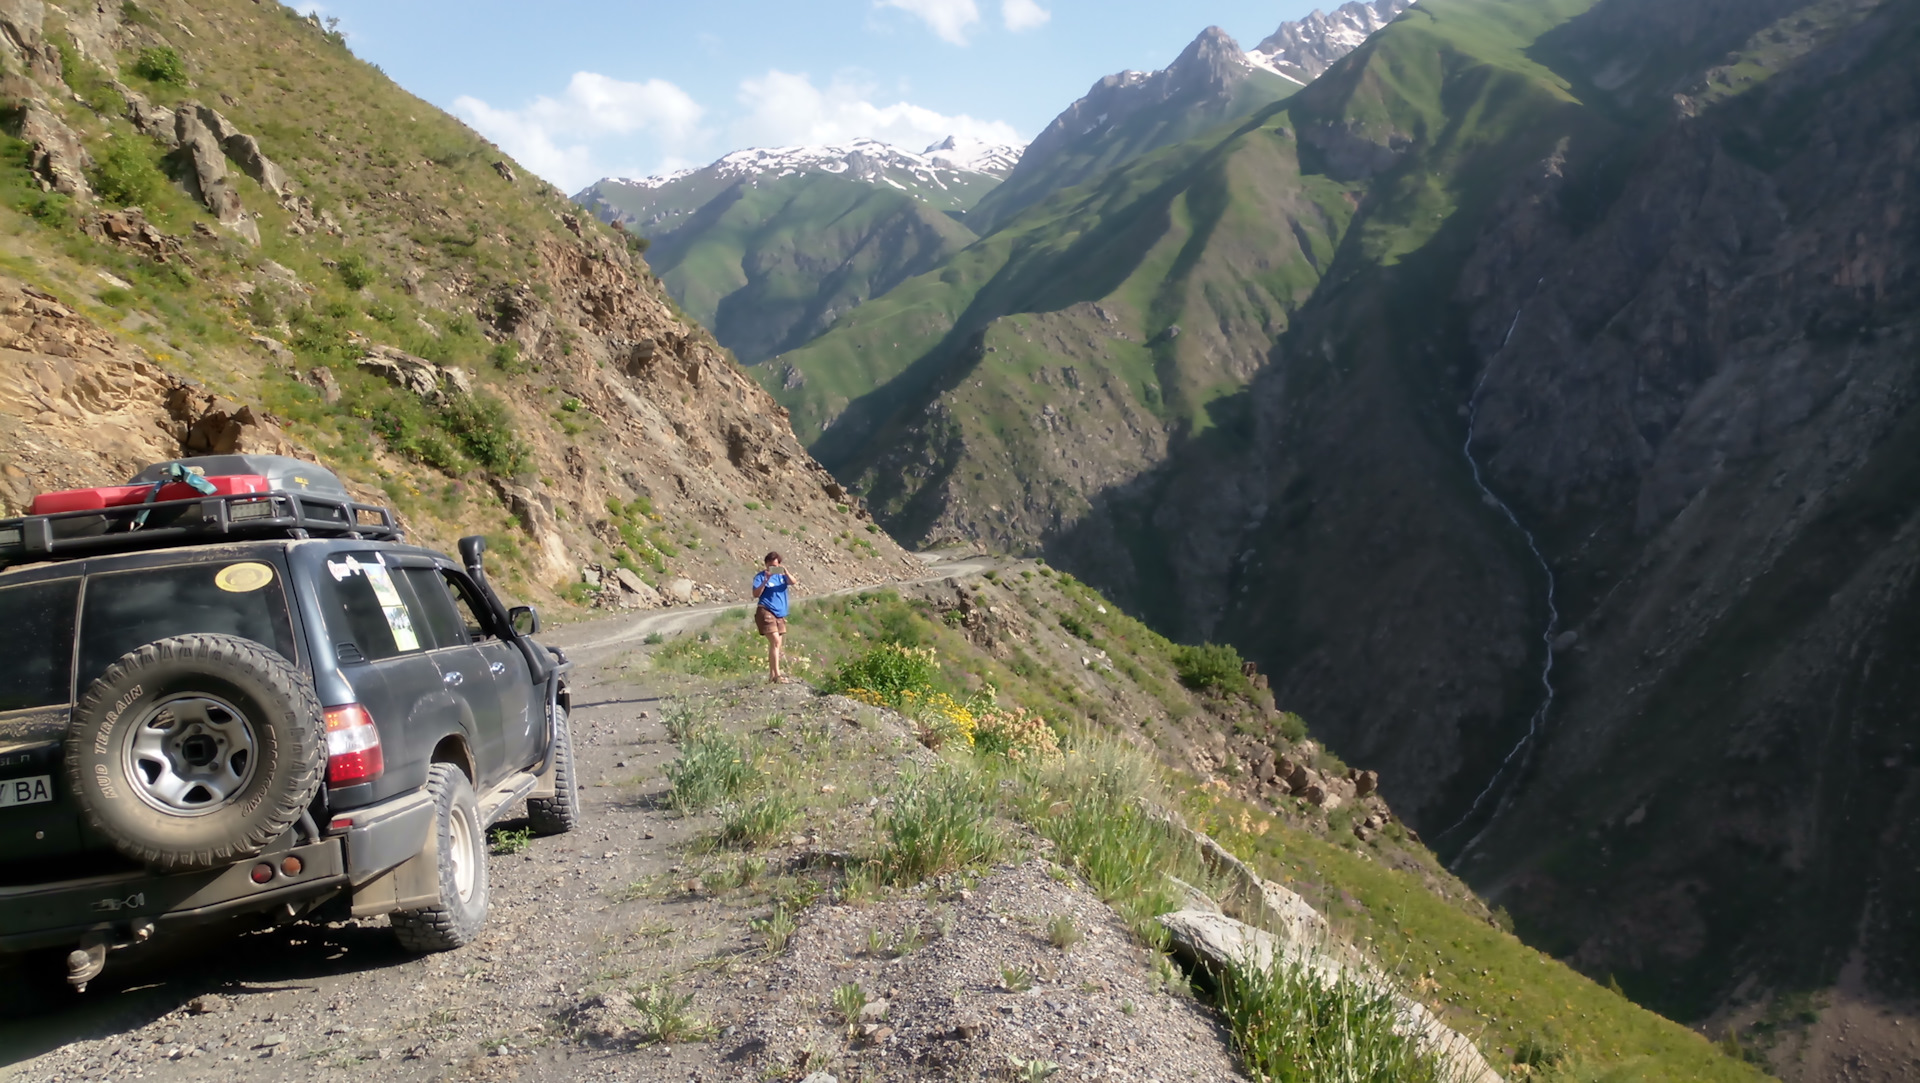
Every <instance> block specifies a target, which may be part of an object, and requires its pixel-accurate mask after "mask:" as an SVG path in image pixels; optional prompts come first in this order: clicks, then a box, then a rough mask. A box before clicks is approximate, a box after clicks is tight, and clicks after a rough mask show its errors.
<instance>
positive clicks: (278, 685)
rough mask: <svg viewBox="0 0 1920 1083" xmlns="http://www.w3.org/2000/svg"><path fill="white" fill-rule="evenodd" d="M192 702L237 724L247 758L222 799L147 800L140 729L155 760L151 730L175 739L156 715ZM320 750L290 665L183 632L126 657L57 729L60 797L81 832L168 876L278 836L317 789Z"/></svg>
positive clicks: (248, 851)
mask: <svg viewBox="0 0 1920 1083" xmlns="http://www.w3.org/2000/svg"><path fill="white" fill-rule="evenodd" d="M201 697H204V698H205V699H211V700H215V701H218V702H219V703H220V704H225V705H230V706H231V709H232V711H233V712H235V713H237V714H238V715H239V716H240V717H241V719H242V725H243V726H244V728H245V733H246V735H247V743H246V744H245V747H246V755H247V761H246V763H245V770H244V771H243V772H241V773H240V774H241V777H240V778H239V779H237V780H236V781H235V782H234V789H233V791H232V792H230V793H227V794H226V795H225V796H224V797H223V798H222V799H220V800H218V801H212V802H210V803H209V804H208V805H207V806H206V807H205V808H191V809H187V810H183V809H181V808H177V807H172V806H170V805H169V804H168V803H167V801H165V800H164V799H161V797H158V796H156V794H157V792H158V791H156V789H155V787H153V785H152V779H150V778H148V777H143V776H142V775H141V774H140V768H138V767H136V766H135V762H136V756H135V755H134V754H133V752H132V749H133V747H134V742H135V741H136V739H139V737H140V734H141V730H142V728H143V727H147V728H148V730H149V732H148V734H147V740H148V742H149V751H148V752H145V753H141V754H140V762H141V763H151V762H153V760H154V754H153V753H152V751H151V747H152V743H153V742H154V740H155V734H154V732H153V731H159V733H160V734H161V736H160V738H159V741H158V743H159V745H161V746H165V747H173V745H176V744H178V743H179V742H178V741H177V740H170V739H169V738H168V737H167V736H166V735H167V734H168V732H169V730H168V727H170V726H173V725H176V724H177V723H174V722H173V721H172V720H169V719H165V718H164V712H166V711H168V710H170V709H172V708H169V707H168V704H177V703H180V702H182V701H183V700H194V699H198V698H201ZM156 720H158V721H156ZM173 732H178V731H173ZM228 747H233V746H232V745H231V744H230V745H229V746H228ZM326 750H327V749H326V724H325V721H324V719H323V716H322V712H321V709H320V701H319V697H318V696H317V695H316V694H315V692H314V688H313V682H312V681H311V680H309V679H308V678H307V676H306V674H304V673H302V672H301V671H300V670H299V669H298V668H296V667H295V666H294V665H293V663H291V662H289V661H287V659H286V658H284V657H282V656H281V655H280V654H278V653H277V652H275V651H274V650H272V649H271V648H268V647H265V646H262V645H261V644H259V643H255V642H253V641H251V640H246V639H241V638H239V637H237V636H228V635H184V636H174V637H172V638H170V639H162V640H157V641H155V642H153V643H149V644H147V645H146V646H143V647H139V648H136V649H134V650H132V651H129V652H128V653H126V654H124V655H122V656H121V657H120V658H119V659H118V660H116V661H115V662H114V663H113V664H112V665H111V666H108V667H107V670H106V672H105V673H102V674H101V675H100V676H99V678H98V679H97V680H95V681H94V682H93V683H92V684H90V685H88V686H87V689H86V691H85V693H84V694H83V695H82V696H81V697H80V700H79V702H78V703H77V704H76V705H75V707H74V712H73V723H72V725H71V726H69V727H68V729H67V737H66V743H65V753H66V757H65V758H66V770H67V780H68V782H69V783H70V786H69V790H70V792H71V793H72V794H73V795H74V800H75V802H76V803H77V804H78V805H79V806H80V812H81V814H82V815H83V816H84V817H85V819H86V822H87V824H88V826H90V827H92V828H93V829H94V830H95V831H98V832H99V833H100V834H101V835H102V836H104V837H105V838H106V839H108V840H109V841H110V842H112V843H113V845H114V848H115V849H117V850H119V851H120V852H121V853H123V854H126V855H127V856H128V857H131V858H134V859H135V860H137V861H141V862H144V863H146V864H147V865H149V866H152V867H154V868H156V869H159V870H163V871H175V870H191V869H212V868H219V867H221V866H224V865H227V864H229V863H231V862H234V861H239V860H243V859H245V858H249V857H252V856H254V855H256V854H258V853H260V852H261V851H263V850H265V849H266V848H267V847H268V846H269V845H271V844H272V843H273V842H274V840H276V839H278V838H279V837H280V836H281V835H283V834H285V833H286V831H287V829H288V828H289V827H291V826H293V822H294V821H295V820H297V819H299V817H300V813H301V812H302V811H303V810H304V809H306V807H307V805H308V804H309V803H310V802H311V801H312V800H313V796H314V794H316V793H318V792H319V789H320V786H321V783H322V782H323V781H324V779H325V773H326V764H327V758H326ZM192 768H193V765H192V764H186V765H183V766H181V767H180V769H181V770H182V771H191V770H192Z"/></svg>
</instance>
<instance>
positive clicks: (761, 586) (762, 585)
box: [753, 572, 767, 598]
mask: <svg viewBox="0 0 1920 1083" xmlns="http://www.w3.org/2000/svg"><path fill="white" fill-rule="evenodd" d="M766 589H767V573H766V572H761V573H759V574H758V575H755V576H754V577H753V596H754V597H755V598H758V597H760V592H761V591H763V590H766Z"/></svg>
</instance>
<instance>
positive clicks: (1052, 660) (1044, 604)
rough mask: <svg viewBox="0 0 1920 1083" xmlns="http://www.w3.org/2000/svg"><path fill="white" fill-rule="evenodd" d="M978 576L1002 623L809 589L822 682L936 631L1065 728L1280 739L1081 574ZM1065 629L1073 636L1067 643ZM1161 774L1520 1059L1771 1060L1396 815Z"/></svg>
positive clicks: (1464, 1024) (1512, 1066)
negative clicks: (1631, 983) (1547, 950)
mask: <svg viewBox="0 0 1920 1083" xmlns="http://www.w3.org/2000/svg"><path fill="white" fill-rule="evenodd" d="M968 587H969V589H970V590H972V591H974V592H975V596H974V605H975V607H976V608H975V609H974V612H975V613H977V614H979V613H984V612H985V608H986V607H987V606H992V607H993V609H994V613H995V616H994V618H993V620H992V623H991V624H990V625H989V626H988V627H989V628H990V629H991V630H992V631H991V635H989V636H984V637H983V636H982V635H981V634H980V633H981V629H980V628H979V627H978V626H977V623H976V622H977V620H978V618H977V617H976V618H973V619H972V620H969V619H963V613H962V612H961V611H960V610H959V609H957V608H956V607H955V602H954V598H953V596H952V595H951V594H944V593H939V592H932V593H928V594H925V595H923V596H908V597H901V596H898V595H895V594H893V593H891V592H875V593H870V594H862V595H855V596H851V597H843V598H834V599H823V600H818V601H801V602H799V603H798V604H796V606H795V609H794V612H793V615H792V617H791V618H790V642H791V643H792V644H793V646H794V650H795V651H796V652H797V653H799V654H800V655H802V656H803V657H804V659H805V665H806V666H807V672H809V673H810V674H811V677H810V678H809V679H811V680H812V681H813V682H814V683H816V684H819V683H822V681H823V680H824V679H825V678H826V676H827V675H829V674H831V673H833V672H834V671H835V670H836V669H837V668H838V667H839V666H840V665H841V664H842V663H844V662H845V661H847V660H848V659H851V658H854V657H857V656H859V655H860V654H861V653H862V652H864V651H866V650H868V649H869V648H870V647H871V646H872V645H873V644H875V643H878V642H897V643H903V644H905V645H908V646H913V647H919V648H930V649H932V650H933V651H934V652H935V656H936V658H937V659H938V661H939V663H940V672H939V674H938V676H937V678H936V680H935V687H936V688H937V689H938V690H941V691H946V692H949V693H950V694H953V695H955V696H956V697H959V698H965V697H966V696H968V695H970V694H975V693H978V692H980V690H981V689H983V688H984V687H986V686H987V685H991V686H992V687H993V688H994V689H995V692H996V699H997V702H998V703H999V704H1000V705H1002V706H1006V707H1012V706H1021V707H1026V708H1028V709H1030V710H1035V711H1038V712H1039V713H1041V714H1042V715H1043V716H1044V717H1045V718H1046V719H1047V721H1048V722H1049V724H1050V725H1051V726H1052V727H1053V728H1054V730H1055V731H1056V732H1057V733H1058V734H1059V736H1060V738H1061V739H1062V740H1063V741H1064V743H1065V745H1066V747H1068V748H1074V747H1080V748H1083V749H1084V748H1088V747H1092V746H1093V745H1095V744H1097V743H1098V742H1100V741H1102V740H1107V739H1111V738H1114V737H1116V736H1118V737H1121V738H1123V739H1126V740H1128V741H1130V742H1133V743H1136V744H1138V745H1140V746H1142V747H1146V748H1151V749H1155V750H1157V751H1158V753H1159V754H1160V756H1161V759H1162V762H1163V763H1165V764H1169V765H1184V764H1190V763H1191V762H1192V760H1191V753H1190V751H1189V750H1190V749H1191V748H1193V747H1198V746H1202V745H1204V744H1206V743H1207V740H1208V735H1209V732H1210V731H1213V730H1216V729H1217V730H1220V731H1224V732H1231V733H1233V734H1234V735H1235V740H1239V739H1240V737H1241V736H1243V735H1246V734H1253V735H1255V736H1256V739H1258V740H1265V741H1274V742H1276V743H1279V742H1280V741H1281V739H1280V738H1278V737H1276V736H1274V735H1273V733H1272V732H1271V731H1270V730H1268V729H1267V728H1266V727H1267V723H1266V722H1265V721H1264V720H1263V718H1266V717H1270V716H1269V715H1267V711H1266V709H1265V708H1257V707H1255V705H1253V704H1250V703H1247V702H1244V701H1242V700H1240V699H1239V698H1238V697H1236V696H1224V697H1223V696H1208V695H1203V694H1200V693H1197V692H1194V691H1192V690H1190V689H1188V688H1185V687H1183V686H1182V685H1181V684H1180V683H1179V678H1178V676H1177V672H1178V669H1179V665H1178V663H1177V661H1176V658H1175V655H1176V653H1177V651H1178V648H1177V647H1176V646H1175V645H1174V644H1173V643H1171V642H1169V641H1168V640H1167V639H1166V638H1165V637H1162V636H1160V635H1158V634H1157V633H1155V632H1154V631H1152V630H1151V629H1150V628H1148V627H1146V626H1145V625H1143V624H1141V623H1140V622H1139V621H1137V620H1134V619H1133V618H1131V617H1128V616H1126V615H1125V614H1124V613H1122V612H1121V611H1120V610H1119V609H1118V607H1116V606H1114V605H1113V604H1112V603H1111V602H1110V601H1108V600H1107V599H1106V598H1105V597H1103V596H1102V595H1100V594H1099V593H1098V592H1097V591H1095V590H1093V589H1091V588H1089V587H1088V586H1087V585H1086V584H1084V583H1081V582H1079V581H1077V580H1076V579H1074V578H1073V577H1072V576H1070V575H1067V574H1065V573H1061V572H1058V571H1055V570H1053V569H1049V568H1047V567H1045V566H1038V567H1035V566H1025V567H1018V568H1013V569H1008V570H1006V571H1003V572H1000V573H997V575H996V576H995V578H994V579H992V580H990V581H985V582H983V581H981V580H972V581H970V582H969V583H968ZM1063 636H1064V637H1070V638H1069V641H1068V642H1066V643H1060V644H1057V645H1059V646H1060V647H1061V648H1062V649H1061V650H1058V651H1056V650H1054V649H1053V648H1054V647H1055V646H1056V642H1055V640H1056V639H1057V638H1059V637H1063ZM1096 644H1098V645H1099V646H1098V648H1096V647H1095V645H1096ZM1094 649H1102V650H1105V651H1106V652H1108V654H1109V655H1110V657H1111V659H1112V662H1113V663H1114V665H1113V668H1112V669H1106V670H1103V669H1095V668H1091V667H1085V666H1080V665H1077V664H1074V662H1075V659H1074V657H1073V656H1074V655H1076V654H1079V653H1081V652H1086V651H1089V650H1094ZM656 659H657V663H656V664H659V665H663V666H666V667H668V668H672V669H678V670H682V671H687V672H692V673H697V674H701V675H705V676H710V677H717V678H722V679H727V678H747V679H752V678H754V677H755V675H756V674H757V672H758V670H759V667H760V666H761V665H762V663H763V661H764V651H763V650H762V649H761V647H760V644H759V642H758V639H757V637H755V636H754V635H753V634H752V630H751V629H750V628H748V627H746V625H745V622H735V621H732V620H728V621H725V622H723V623H722V624H721V625H720V626H719V627H718V628H716V629H715V630H714V631H713V632H712V633H710V634H703V635H701V636H699V637H697V638H688V639H679V640H671V641H669V642H668V643H667V644H666V645H664V646H663V647H661V648H660V649H659V654H658V655H656ZM1063 663H1064V664H1063ZM1280 747H1283V748H1287V747H1289V746H1286V745H1284V744H1282V745H1281V746H1280ZM1291 747H1292V748H1297V747H1298V746H1297V745H1295V746H1291ZM1294 754H1296V755H1297V754H1298V753H1297V752H1295V753H1294ZM1225 777H1228V778H1230V777H1232V776H1231V774H1229V775H1228V776H1225ZM1163 779H1164V782H1165V784H1166V785H1165V788H1166V790H1167V791H1168V792H1169V793H1170V794H1172V796H1173V800H1174V802H1175V803H1176V804H1177V805H1178V807H1179V809H1180V811H1181V812H1182V813H1183V814H1184V815H1185V816H1186V817H1187V819H1188V821H1189V822H1190V823H1192V824H1193V825H1194V826H1196V827H1198V828H1200V829H1202V830H1205V831H1207V832H1208V833H1210V834H1212V835H1214V837H1215V838H1217V839H1219V840H1220V841H1221V842H1222V843H1223V844H1224V845H1225V846H1227V847H1228V848H1229V849H1231V850H1232V851H1234V852H1235V853H1236V854H1238V855H1239V856H1241V857H1242V858H1243V859H1244V860H1247V861H1249V862H1251V863H1253V864H1254V865H1255V867H1256V868H1257V869H1258V870H1259V871H1260V872H1261V873H1262V875H1264V876H1265V877H1266V878H1268V879H1271V880H1273V881H1275V882H1278V883H1283V884H1285V885H1287V886H1288V887H1290V888H1292V889H1293V890H1294V891H1296V892H1299V893H1300V894H1301V895H1302V896H1304V897H1305V898H1306V899H1307V900H1308V901H1309V902H1310V903H1311V904H1313V905H1314V906H1315V907H1316V908H1318V909H1320V910H1321V911H1322V912H1323V913H1325V914H1326V915H1328V917H1329V918H1330V920H1331V921H1332V922H1333V925H1334V927H1335V929H1336V931H1337V932H1338V934H1339V935H1341V936H1342V937H1343V938H1345V939H1347V940H1349V941H1350V942H1352V943H1355V944H1360V945H1364V947H1365V950H1367V951H1368V952H1369V953H1370V954H1371V955H1372V956H1373V958H1374V959H1376V960H1377V961H1378V962H1379V963H1380V964H1381V965H1382V966H1383V967H1384V968H1385V969H1386V970H1387V971H1388V972H1389V973H1391V974H1392V975H1393V976H1394V977H1395V979H1396V980H1397V981H1398V982H1399V984H1400V985H1401V987H1402V988H1404V989H1406V990H1407V991H1408V992H1409V993H1410V994H1411V995H1413V996H1415V997H1417V998H1419V999H1421V1000H1422V1001H1424V1002H1425V1003H1427V1004H1428V1005H1429V1006H1430V1007H1431V1008H1433V1010H1434V1011H1436V1012H1437V1013H1438V1014H1440V1015H1441V1016H1442V1017H1443V1018H1444V1019H1446V1020H1447V1021H1448V1022H1449V1023H1450V1024H1451V1025H1453V1026H1454V1027H1455V1028H1456V1029H1458V1030H1460V1031H1461V1032H1463V1033H1465V1034H1467V1035H1469V1036H1471V1037H1473V1038H1474V1039H1475V1040H1476V1042H1477V1043H1478V1044H1479V1046H1480V1048H1481V1049H1482V1050H1483V1052H1484V1053H1485V1054H1486V1055H1487V1057H1488V1058H1489V1061H1490V1063H1492V1064H1493V1065H1494V1066H1495V1068H1496V1069H1497V1070H1500V1071H1501V1072H1502V1073H1503V1074H1505V1075H1507V1077H1508V1078H1510V1079H1541V1078H1545V1079H1550V1080H1556V1081H1560V1083H1574V1081H1583V1083H1584V1081H1595V1083H1598V1081H1602V1080H1604V1081H1609V1083H1640V1081H1646V1083H1654V1081H1668V1080H1674V1081H1677V1080H1687V1081H1690V1083H1705V1081H1728V1083H1732V1081H1741V1080H1759V1079H1762V1078H1764V1076H1763V1075H1762V1073H1760V1072H1759V1071H1758V1070H1756V1069H1755V1068H1753V1067H1752V1066H1751V1065H1748V1064H1744V1063H1742V1062H1740V1061H1739V1060H1736V1059H1732V1058H1729V1057H1727V1056H1725V1055H1723V1053H1722V1052H1721V1051H1720V1049H1719V1048H1718V1047H1716V1046H1715V1045H1713V1044H1712V1043H1710V1042H1708V1041H1707V1040H1706V1039H1705V1038H1702V1037H1701V1036H1699V1035H1698V1034H1695V1033H1693V1032H1691V1031H1689V1030H1687V1029H1686V1028H1684V1027H1681V1026H1679V1025H1677V1024H1675V1023H1672V1022H1670V1021H1668V1020H1666V1019H1663V1018H1661V1017H1660V1016H1658V1015H1655V1014H1654V1013H1652V1012H1649V1011H1646V1010H1645V1009H1642V1008H1640V1007H1637V1006H1636V1005H1634V1004H1633V1003H1632V1002H1631V1001H1629V1000H1627V999H1626V998H1625V997H1624V996H1622V995H1620V994H1619V993H1617V992H1613V991H1610V990H1609V989H1608V988H1607V987H1606V986H1605V985H1604V984H1599V983H1596V982H1595V981H1593V980H1591V979H1589V978H1587V977H1585V976H1583V975H1581V974H1580V973H1578V972H1577V971H1575V970H1573V969H1571V968H1570V967H1568V966H1566V965H1564V964H1562V963H1560V962H1558V961H1556V960H1554V959H1552V958H1551V957H1549V956H1546V955H1543V954H1541V953H1540V952H1538V951H1536V950H1534V949H1532V948H1530V947H1528V946H1527V945H1525V944H1523V943H1521V942H1520V941H1519V940H1517V939H1516V938H1515V937H1514V936H1513V935H1512V934H1511V933H1510V932H1508V931H1506V930H1505V929H1504V928H1503V927H1502V925H1501V921H1502V916H1501V915H1499V914H1497V913H1492V912H1490V911H1489V910H1488V908H1487V907H1486V905H1485V904H1484V903H1482V902H1481V901H1480V900H1479V899H1478V898H1477V897H1475V896H1474V895H1473V893H1472V892H1471V891H1469V890H1467V889H1466V888H1465V887H1464V886H1463V885H1462V884H1460V882H1459V881H1457V880H1455V879H1454V878H1453V877H1452V876H1451V875H1449V874H1448V873H1447V872H1446V871H1445V870H1444V869H1442V868H1441V867H1440V865H1439V863H1438V862H1437V861H1436V860H1435V859H1434V858H1433V856H1432V855H1431V854H1430V853H1428V852H1427V851H1426V849H1425V848H1424V847H1422V846H1421V845H1419V844H1418V843H1417V842H1414V841H1412V840H1410V839H1408V838H1407V837H1406V836H1405V835H1404V834H1403V833H1400V832H1399V831H1398V830H1397V829H1396V830H1394V831H1392V832H1390V833H1389V834H1385V835H1381V836H1376V837H1375V838H1373V839H1372V840H1370V841H1366V842H1362V841H1360V840H1359V839H1357V838H1356V837H1355V836H1354V835H1353V833H1352V832H1351V830H1350V824H1349V823H1347V822H1345V821H1342V820H1341V819H1340V817H1339V814H1337V813H1336V814H1335V815H1334V816H1332V817H1325V816H1316V815H1314V814H1312V813H1311V812H1310V811H1306V812H1303V810H1302V809H1300V808H1299V807H1297V806H1296V803H1295V801H1294V799H1291V798H1282V799H1280V801H1279V803H1278V804H1276V805H1271V806H1269V805H1263V804H1259V803H1249V802H1248V801H1246V800H1243V799H1242V798H1240V797H1238V796H1230V795H1225V794H1223V791H1224V790H1227V789H1228V788H1229V787H1226V786H1222V785H1221V783H1220V781H1212V784H1211V785H1208V784H1206V783H1208V782H1209V781H1210V780H1209V779H1207V778H1202V777H1198V776H1195V775H1194V774H1192V773H1191V769H1190V768H1189V767H1186V766H1168V767H1167V768H1166V769H1165V773H1164V776H1163ZM1522 1061H1524V1062H1527V1063H1517V1062H1522Z"/></svg>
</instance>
